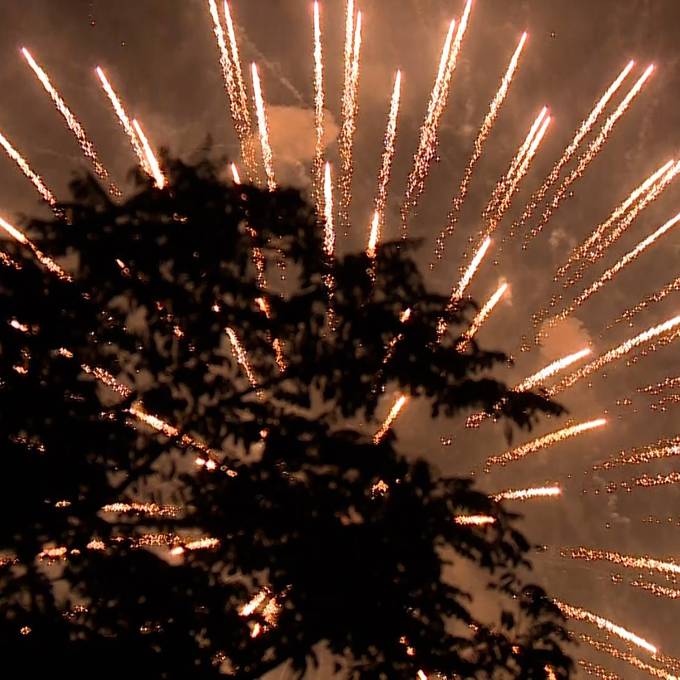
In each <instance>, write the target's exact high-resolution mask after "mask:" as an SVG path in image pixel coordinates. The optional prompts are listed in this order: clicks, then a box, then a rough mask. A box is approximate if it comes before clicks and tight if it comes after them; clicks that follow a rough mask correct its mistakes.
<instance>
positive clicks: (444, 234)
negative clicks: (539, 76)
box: [434, 32, 527, 260]
mask: <svg viewBox="0 0 680 680" xmlns="http://www.w3.org/2000/svg"><path fill="white" fill-rule="evenodd" d="M526 40H527V33H526V32H525V33H523V34H522V37H521V38H520V41H519V44H518V45H517V49H515V52H514V54H513V55H512V58H511V59H510V63H509V64H508V68H507V71H506V72H505V75H504V76H503V79H502V81H501V84H500V87H499V88H498V92H496V96H495V97H494V98H493V100H492V101H491V104H490V106H489V111H488V113H487V114H486V117H485V118H484V122H483V123H482V127H481V128H480V130H479V133H478V134H477V139H475V143H474V150H473V152H472V156H471V158H470V160H469V161H468V164H467V167H466V168H465V172H464V173H463V178H462V180H461V182H460V186H459V187H458V193H457V194H456V196H455V198H454V199H453V204H452V206H451V210H450V212H449V217H448V223H447V225H446V227H445V228H444V229H442V231H441V233H440V234H439V236H438V237H437V243H436V247H435V251H434V255H435V258H436V259H437V260H441V259H442V256H443V254H444V242H445V240H446V238H448V237H450V236H451V235H452V234H453V231H454V229H455V226H456V222H457V221H458V217H459V214H460V209H461V208H462V207H463V203H464V202H465V198H466V196H467V192H468V189H469V186H470V180H471V179H472V173H473V172H474V169H475V166H476V165H477V162H478V161H479V159H480V158H481V156H482V151H483V149H484V144H485V142H486V140H487V139H488V137H489V135H490V134H491V131H492V130H493V126H494V124H495V122H496V119H497V118H498V114H499V113H500V110H501V107H502V106H503V102H504V101H505V98H506V96H507V94H508V90H509V89H510V84H511V83H512V79H513V77H514V75H515V71H516V70H517V66H518V64H519V58H520V56H521V54H522V50H523V49H524V45H525V43H526Z"/></svg>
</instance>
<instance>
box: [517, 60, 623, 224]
mask: <svg viewBox="0 0 680 680" xmlns="http://www.w3.org/2000/svg"><path fill="white" fill-rule="evenodd" d="M634 65H635V62H634V61H630V62H628V64H627V65H626V66H625V67H624V69H623V70H622V71H621V73H619V75H618V76H617V78H616V79H615V80H614V82H613V83H612V84H611V85H610V86H609V88H608V89H607V91H606V92H605V93H604V94H603V95H602V97H601V98H600V99H599V101H598V102H597V103H596V104H595V107H594V108H593V110H592V111H591V112H590V114H589V115H588V117H587V118H586V119H585V120H584V121H583V122H582V123H581V125H580V126H579V128H578V130H576V133H575V134H574V138H573V139H572V140H571V142H570V143H569V145H568V146H567V148H566V149H565V150H564V152H563V153H562V156H561V158H560V159H559V160H558V161H557V163H555V165H554V166H553V168H552V170H551V171H550V174H549V175H548V177H547V178H546V179H545V181H544V182H543V184H542V185H541V186H540V188H539V189H537V190H536V191H535V192H534V193H533V195H532V196H531V198H530V199H529V202H528V204H527V206H526V207H525V209H524V211H523V213H522V216H521V217H520V219H519V220H518V221H517V222H516V223H515V224H513V227H512V229H513V232H514V231H515V229H517V228H521V227H523V226H524V225H525V224H526V222H527V221H528V220H529V219H530V218H531V216H532V215H533V212H534V210H535V209H536V207H537V206H539V205H540V204H541V202H542V201H543V199H544V198H545V197H546V195H547V193H548V191H549V190H550V188H551V187H552V186H553V185H554V184H555V182H556V181H557V179H558V177H559V176H560V173H561V172H562V169H563V168H564V166H565V165H567V164H568V163H569V161H571V159H572V158H573V157H574V154H575V153H576V151H577V150H578V148H579V146H580V145H581V142H582V141H583V140H584V139H585V138H586V136H587V135H588V134H589V133H590V132H591V130H592V129H593V126H594V125H595V123H597V121H598V119H599V118H600V116H601V115H602V113H603V111H604V110H605V108H606V106H607V104H609V101H610V100H611V98H612V97H613V96H614V95H615V94H616V92H617V91H618V90H619V88H620V87H621V85H622V84H623V81H624V80H625V79H626V78H627V77H628V74H629V73H630V72H631V70H632V69H633V66H634Z"/></svg>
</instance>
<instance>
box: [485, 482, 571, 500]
mask: <svg viewBox="0 0 680 680" xmlns="http://www.w3.org/2000/svg"><path fill="white" fill-rule="evenodd" d="M561 495H562V489H561V488H560V487H559V486H539V487H535V488H533V489H511V490H509V491H502V492H501V493H497V494H495V495H494V496H493V499H494V500H495V501H528V500H531V499H533V498H555V497H556V496H561Z"/></svg>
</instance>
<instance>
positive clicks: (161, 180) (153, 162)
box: [132, 120, 166, 189]
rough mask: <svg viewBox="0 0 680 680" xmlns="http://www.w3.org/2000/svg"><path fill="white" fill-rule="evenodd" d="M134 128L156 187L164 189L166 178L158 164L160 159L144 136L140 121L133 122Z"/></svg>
mask: <svg viewBox="0 0 680 680" xmlns="http://www.w3.org/2000/svg"><path fill="white" fill-rule="evenodd" d="M132 126H133V127H134V129H135V132H136V133H137V136H138V137H139V141H140V142H141V143H142V149H143V150H144V157H145V158H146V162H147V165H148V166H149V168H150V169H151V176H152V177H153V178H154V181H155V182H156V186H157V187H158V188H159V189H163V188H164V187H165V185H166V180H165V176H164V175H163V172H162V171H161V166H160V165H159V164H158V159H157V158H156V156H155V154H154V152H153V149H152V148H151V144H149V140H148V139H147V137H146V135H145V134H144V130H142V126H141V125H140V124H139V121H138V120H133V121H132Z"/></svg>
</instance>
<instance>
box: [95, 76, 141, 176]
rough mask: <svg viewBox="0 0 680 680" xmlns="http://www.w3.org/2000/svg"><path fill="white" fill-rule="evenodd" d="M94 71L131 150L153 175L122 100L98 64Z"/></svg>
mask: <svg viewBox="0 0 680 680" xmlns="http://www.w3.org/2000/svg"><path fill="white" fill-rule="evenodd" d="M95 72H96V74H97V77H98V78H99V82H100V83H101V86H102V88H103V90H104V93H105V94H106V96H107V97H108V98H109V101H110V102H111V106H113V110H114V112H115V114H116V116H117V118H118V122H119V123H120V124H121V126H122V128H123V130H124V131H125V134H126V135H127V136H128V139H129V140H130V145H131V146H132V150H133V151H134V152H135V154H136V156H137V158H138V159H139V164H140V165H141V167H142V169H143V170H144V172H146V173H147V174H148V175H151V176H152V177H153V171H152V170H151V166H150V165H149V162H148V160H147V157H146V155H145V153H144V149H143V148H142V145H141V143H140V138H139V136H138V135H137V133H136V132H135V129H134V128H133V127H132V123H131V122H130V118H129V116H128V114H127V111H126V110H125V107H124V106H123V104H122V102H121V101H120V98H119V97H118V95H117V94H116V91H115V90H114V89H113V87H112V85H111V83H110V82H109V79H108V78H107V77H106V74H105V73H104V71H103V69H102V68H101V67H100V66H97V68H96V69H95Z"/></svg>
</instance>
